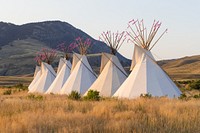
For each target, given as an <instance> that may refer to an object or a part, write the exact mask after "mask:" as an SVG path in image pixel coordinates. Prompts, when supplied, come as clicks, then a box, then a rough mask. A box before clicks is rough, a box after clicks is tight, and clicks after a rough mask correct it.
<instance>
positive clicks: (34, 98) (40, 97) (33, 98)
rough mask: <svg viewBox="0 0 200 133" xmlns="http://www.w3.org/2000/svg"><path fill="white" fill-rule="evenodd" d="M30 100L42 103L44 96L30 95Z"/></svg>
mask: <svg viewBox="0 0 200 133" xmlns="http://www.w3.org/2000/svg"><path fill="white" fill-rule="evenodd" d="M28 99H31V100H38V101H40V100H43V96H42V95H37V96H36V95H34V94H30V95H28Z"/></svg>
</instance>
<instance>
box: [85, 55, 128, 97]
mask: <svg viewBox="0 0 200 133" xmlns="http://www.w3.org/2000/svg"><path fill="white" fill-rule="evenodd" d="M101 58H102V59H101V69H100V70H101V74H100V75H99V77H98V78H97V80H96V81H95V82H94V83H93V84H92V86H91V87H90V88H89V90H96V91H98V92H99V93H100V95H101V96H105V97H110V96H112V95H113V94H114V93H115V92H116V90H117V89H118V88H119V87H120V86H121V84H122V83H123V82H124V80H125V79H126V77H127V74H126V72H125V70H124V68H123V67H122V65H121V63H120V62H119V60H118V58H117V57H116V56H115V55H111V54H106V53H103V54H102V57H101ZM86 94H87V92H86V93H85V95H86Z"/></svg>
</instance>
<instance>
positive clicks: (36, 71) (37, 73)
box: [28, 66, 41, 91]
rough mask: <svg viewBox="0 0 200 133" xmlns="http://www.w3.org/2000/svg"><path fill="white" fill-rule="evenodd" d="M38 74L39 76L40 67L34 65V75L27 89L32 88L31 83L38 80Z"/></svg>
mask: <svg viewBox="0 0 200 133" xmlns="http://www.w3.org/2000/svg"><path fill="white" fill-rule="evenodd" d="M40 76H41V68H40V66H36V67H35V72H34V76H33V81H32V82H31V83H30V85H29V86H28V90H29V91H30V90H31V89H32V87H33V85H34V84H35V83H36V82H37V81H38V79H39V78H40Z"/></svg>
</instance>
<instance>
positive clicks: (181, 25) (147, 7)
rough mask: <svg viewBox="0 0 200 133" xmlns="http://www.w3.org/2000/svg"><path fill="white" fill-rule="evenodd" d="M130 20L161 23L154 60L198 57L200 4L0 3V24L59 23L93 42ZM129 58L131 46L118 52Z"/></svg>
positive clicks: (116, 0)
mask: <svg viewBox="0 0 200 133" xmlns="http://www.w3.org/2000/svg"><path fill="white" fill-rule="evenodd" d="M131 19H144V22H145V23H146V24H147V25H149V26H150V25H151V24H152V22H153V20H154V19H156V20H160V21H162V26H161V29H160V31H163V30H165V29H166V28H168V33H167V34H166V35H165V36H164V37H163V38H162V39H161V40H160V41H159V42H158V44H157V45H156V46H155V47H154V48H153V49H152V53H153V55H154V56H155V57H156V58H157V59H158V60H160V59H172V58H180V57H184V56H191V55H200V0H0V21H3V22H11V23H14V24H18V25H20V24H25V23H29V22H40V21H47V20H60V21H65V22H68V23H70V24H71V25H73V26H75V27H77V28H79V29H81V30H83V31H84V32H86V33H87V34H89V35H90V36H92V37H93V38H95V39H98V37H99V35H100V34H101V33H102V32H103V31H107V30H111V31H114V32H116V31H117V30H118V31H123V30H126V28H127V23H128V21H129V20H131ZM119 52H120V53H121V54H122V55H124V56H125V57H127V58H131V57H132V54H133V44H130V43H125V44H124V45H123V46H122V47H121V49H120V51H119Z"/></svg>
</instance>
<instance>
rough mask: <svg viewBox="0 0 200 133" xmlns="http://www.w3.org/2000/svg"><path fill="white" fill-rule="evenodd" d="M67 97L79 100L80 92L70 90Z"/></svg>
mask: <svg viewBox="0 0 200 133" xmlns="http://www.w3.org/2000/svg"><path fill="white" fill-rule="evenodd" d="M68 98H69V99H72V100H80V99H81V94H80V93H78V92H77V91H72V92H71V93H70V94H69V95H68Z"/></svg>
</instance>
